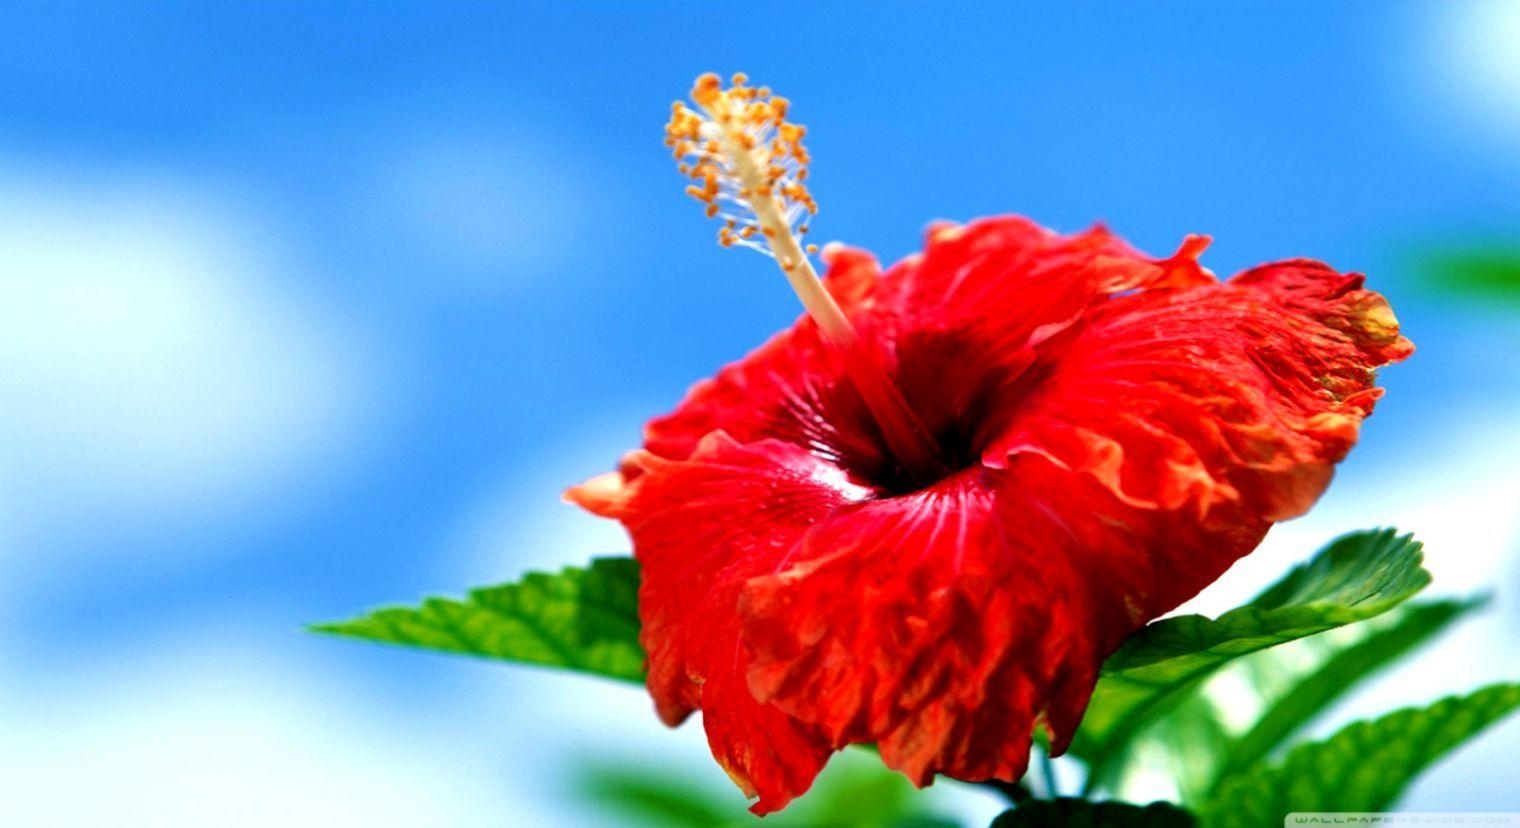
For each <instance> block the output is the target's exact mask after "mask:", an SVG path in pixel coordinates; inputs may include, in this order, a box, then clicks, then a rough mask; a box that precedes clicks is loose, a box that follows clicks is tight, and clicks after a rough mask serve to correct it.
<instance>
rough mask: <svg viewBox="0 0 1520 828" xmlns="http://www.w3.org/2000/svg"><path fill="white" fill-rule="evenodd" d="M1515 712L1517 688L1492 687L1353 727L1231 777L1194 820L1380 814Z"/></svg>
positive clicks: (1246, 827)
mask: <svg viewBox="0 0 1520 828" xmlns="http://www.w3.org/2000/svg"><path fill="white" fill-rule="evenodd" d="M1517 707H1520V684H1496V685H1492V686H1489V687H1485V688H1483V689H1482V690H1479V691H1477V692H1475V693H1472V694H1471V695H1467V696H1453V697H1450V698H1447V699H1443V700H1441V701H1439V702H1436V703H1435V704H1433V705H1431V706H1429V707H1425V708H1409V709H1407V710H1400V711H1398V712H1396V713H1390V714H1388V715H1387V716H1384V717H1382V718H1380V719H1376V720H1374V721H1369V722H1357V723H1356V724H1353V725H1351V726H1349V727H1347V728H1345V729H1343V730H1341V731H1340V732H1338V733H1336V734H1335V735H1334V736H1331V737H1330V738H1329V739H1327V740H1325V741H1323V742H1315V743H1312V744H1307V745H1302V746H1300V747H1297V748H1294V749H1293V750H1292V751H1290V752H1289V753H1288V755H1287V757H1286V758H1284V759H1283V761H1282V762H1281V763H1280V764H1278V765H1275V766H1272V767H1265V768H1264V767H1260V766H1257V767H1253V768H1250V769H1249V770H1247V771H1245V772H1242V773H1239V774H1236V775H1235V776H1231V777H1230V778H1228V779H1226V780H1225V781H1224V782H1223V783H1221V784H1220V786H1219V792H1218V794H1217V795H1216V796H1215V797H1214V798H1213V799H1212V800H1211V801H1210V802H1209V803H1208V805H1207V806H1206V807H1205V808H1204V809H1203V811H1202V813H1201V814H1200V816H1201V817H1202V821H1203V824H1204V825H1205V826H1208V828H1237V826H1238V827H1239V828H1260V826H1263V825H1280V824H1282V820H1283V818H1284V817H1285V816H1287V815H1288V814H1290V813H1293V812H1296V811H1384V810H1387V809H1388V808H1389V807H1391V806H1392V805H1393V804H1394V803H1395V802H1396V801H1397V800H1398V798H1399V796H1400V795H1401V794H1402V793H1403V792H1404V789H1405V788H1407V787H1408V786H1409V784H1410V783H1411V782H1413V781H1414V779H1415V778H1416V777H1417V776H1418V775H1419V774H1420V773H1421V772H1422V771H1424V770H1425V768H1427V767H1429V766H1430V765H1431V764H1432V763H1434V762H1435V761H1436V760H1437V759H1439V758H1441V757H1442V756H1443V755H1445V754H1446V753H1448V752H1450V751H1451V750H1453V749H1455V748H1456V747H1458V746H1459V745H1461V744H1462V743H1464V742H1466V741H1467V740H1469V739H1471V738H1472V737H1474V736H1476V735H1477V734H1478V733H1480V732H1482V731H1483V730H1484V729H1485V728H1487V727H1488V726H1489V725H1492V724H1494V723H1495V722H1497V721H1499V720H1500V719H1502V718H1504V716H1506V715H1507V714H1509V713H1511V712H1512V711H1514V710H1515V709H1516V708H1517Z"/></svg>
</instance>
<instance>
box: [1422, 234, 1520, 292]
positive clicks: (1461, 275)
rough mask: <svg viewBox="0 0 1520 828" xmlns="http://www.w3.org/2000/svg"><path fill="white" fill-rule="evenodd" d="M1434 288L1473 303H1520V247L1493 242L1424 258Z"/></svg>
mask: <svg viewBox="0 0 1520 828" xmlns="http://www.w3.org/2000/svg"><path fill="white" fill-rule="evenodd" d="M1421 259H1422V260H1423V261H1421V267H1420V269H1421V271H1422V272H1423V274H1424V276H1425V281H1426V282H1427V283H1428V284H1430V285H1431V286H1432V287H1434V288H1436V289H1438V290H1441V291H1443V292H1445V293H1449V294H1452V295H1454V296H1464V297H1467V298H1472V299H1501V300H1509V301H1512V302H1513V301H1520V246H1516V245H1515V244H1514V243H1513V242H1508V243H1505V242H1489V243H1479V244H1476V245H1467V246H1464V247H1453V248H1450V249H1446V250H1437V251H1433V252H1428V253H1425V254H1424V255H1423V256H1421Z"/></svg>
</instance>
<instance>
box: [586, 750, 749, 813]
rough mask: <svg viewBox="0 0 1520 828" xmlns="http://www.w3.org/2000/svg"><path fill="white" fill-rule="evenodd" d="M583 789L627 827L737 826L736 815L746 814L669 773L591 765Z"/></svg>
mask: <svg viewBox="0 0 1520 828" xmlns="http://www.w3.org/2000/svg"><path fill="white" fill-rule="evenodd" d="M580 788H581V792H582V794H583V795H584V796H585V797H586V799H587V800H589V801H590V802H592V803H594V804H595V805H597V806H599V807H600V808H601V809H602V810H604V811H606V812H607V814H608V816H609V817H611V818H616V819H618V820H619V821H620V822H625V823H626V822H637V823H639V824H641V825H651V826H667V828H712V826H715V825H724V824H727V823H730V822H737V820H736V819H735V818H734V817H735V812H736V811H743V808H742V807H737V808H736V807H734V806H733V805H732V804H731V803H726V802H724V801H723V800H721V799H720V798H719V797H717V796H714V795H713V794H711V793H709V792H708V791H707V790H704V789H702V788H700V787H699V786H696V785H692V784H689V783H688V782H686V781H685V780H683V779H681V778H680V777H679V776H676V775H674V774H671V773H669V772H668V771H653V770H648V769H640V768H635V767H630V766H624V765H602V764H597V765H591V766H588V767H587V768H585V769H584V770H583V771H582V773H581V780H580ZM725 806H726V807H725Z"/></svg>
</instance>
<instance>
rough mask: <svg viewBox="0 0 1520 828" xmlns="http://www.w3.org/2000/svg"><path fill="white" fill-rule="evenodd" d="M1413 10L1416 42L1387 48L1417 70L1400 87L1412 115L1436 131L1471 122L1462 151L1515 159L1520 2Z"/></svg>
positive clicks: (1519, 131) (1456, 0) (1474, 0)
mask: <svg viewBox="0 0 1520 828" xmlns="http://www.w3.org/2000/svg"><path fill="white" fill-rule="evenodd" d="M1408 8H1409V10H1410V12H1412V13H1411V14H1410V15H1408V16H1407V18H1406V20H1405V22H1406V26H1407V30H1406V32H1405V33H1404V36H1405V37H1407V38H1409V40H1410V41H1412V43H1411V44H1409V45H1408V46H1404V45H1398V46H1395V47H1394V48H1392V49H1390V50H1389V51H1390V54H1392V55H1394V56H1396V57H1398V59H1399V60H1400V64H1401V65H1407V66H1408V67H1409V69H1412V70H1413V71H1414V72H1416V73H1417V74H1416V75H1415V76H1413V77H1412V78H1409V79H1408V80H1409V82H1408V83H1403V84H1400V86H1399V94H1400V95H1401V96H1403V100H1402V101H1401V102H1402V103H1403V104H1404V105H1405V108H1406V109H1407V111H1408V113H1409V115H1410V116H1411V117H1414V118H1418V119H1419V121H1420V123H1421V126H1422V128H1423V129H1426V130H1430V131H1432V132H1441V131H1442V130H1441V129H1440V127H1441V125H1442V124H1443V123H1446V122H1454V123H1457V124H1460V125H1466V126H1467V127H1468V129H1467V130H1464V131H1463V134H1462V135H1461V136H1460V137H1461V139H1463V143H1464V146H1471V145H1472V143H1474V142H1476V143H1479V144H1488V145H1489V146H1491V147H1492V148H1494V149H1496V150H1499V151H1501V152H1504V153H1508V154H1513V152H1514V147H1515V141H1516V140H1520V48H1517V46H1516V44H1517V43H1520V3H1514V2H1512V0H1447V2H1441V3H1420V4H1414V5H1412V6H1410V7H1408ZM1411 52H1413V54H1414V55H1415V58H1416V59H1415V60H1413V61H1409V60H1408V59H1407V58H1408V55H1409V54H1410V53H1411Z"/></svg>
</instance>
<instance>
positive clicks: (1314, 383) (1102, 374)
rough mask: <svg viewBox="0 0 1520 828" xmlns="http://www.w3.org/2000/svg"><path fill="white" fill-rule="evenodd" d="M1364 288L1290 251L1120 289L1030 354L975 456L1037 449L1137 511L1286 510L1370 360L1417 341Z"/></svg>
mask: <svg viewBox="0 0 1520 828" xmlns="http://www.w3.org/2000/svg"><path fill="white" fill-rule="evenodd" d="M1361 284H1362V279H1361V277H1360V276H1357V275H1346V274H1341V273H1337V272H1336V271H1334V270H1332V269H1330V268H1328V267H1326V266H1325V265H1322V264H1319V263H1317V262H1309V261H1294V262H1285V263H1282V264H1277V265H1269V266H1265V267H1261V268H1257V269H1255V270H1252V271H1249V272H1247V273H1244V274H1241V275H1240V276H1237V277H1235V278H1234V279H1232V280H1230V281H1229V282H1227V283H1225V284H1206V285H1202V286H1195V287H1189V288H1183V289H1168V290H1144V291H1140V292H1137V293H1133V294H1130V295H1126V296H1119V297H1116V298H1114V299H1112V300H1111V301H1108V302H1106V303H1104V304H1102V305H1101V306H1098V307H1095V308H1094V309H1093V310H1092V311H1091V312H1089V313H1088V314H1087V315H1086V316H1085V318H1084V323H1083V325H1082V326H1081V327H1080V329H1074V330H1072V331H1069V332H1067V333H1066V334H1063V338H1062V339H1060V340H1056V341H1053V342H1052V343H1049V344H1047V346H1046V347H1045V348H1043V349H1042V352H1041V357H1040V360H1039V364H1038V365H1037V366H1036V368H1035V369H1033V370H1035V371H1036V372H1038V373H1040V375H1041V378H1040V379H1039V380H1038V381H1037V382H1035V383H1033V384H1031V386H1030V387H1029V388H1028V389H1027V390H1026V393H1025V396H1024V398H1023V400H1022V401H1021V402H1020V404H1019V407H1018V412H1017V415H1016V416H1014V417H1010V418H1009V419H1008V420H1007V426H1006V428H1005V429H1004V430H1003V432H1002V433H1001V434H1000V435H998V437H997V438H996V439H994V440H992V441H991V442H990V444H989V445H988V447H987V448H986V449H985V451H984V453H983V457H984V460H985V462H987V463H989V464H991V465H1001V464H1003V463H1005V462H1006V458H1008V457H1010V456H1012V455H1017V454H1020V453H1034V454H1040V455H1043V456H1045V457H1048V458H1050V459H1051V460H1053V461H1055V462H1056V463H1058V464H1060V465H1062V466H1065V467H1067V468H1071V469H1077V470H1082V471H1085V472H1088V473H1090V474H1092V475H1094V476H1095V477H1096V478H1098V479H1099V480H1100V481H1102V482H1103V483H1104V484H1105V485H1106V486H1108V487H1109V488H1110V489H1111V490H1112V491H1113V492H1114V494H1115V495H1116V496H1118V497H1120V498H1121V499H1123V500H1125V501H1127V502H1129V503H1132V504H1135V505H1144V506H1150V507H1153V508H1160V509H1178V508H1182V507H1183V506H1184V505H1185V504H1195V505H1196V507H1197V509H1198V511H1199V513H1200V514H1205V513H1207V512H1208V511H1209V510H1210V509H1212V508H1216V507H1218V506H1219V505H1220V504H1223V503H1226V502H1234V501H1240V500H1244V501H1246V502H1247V503H1248V505H1249V506H1250V508H1251V510H1252V511H1253V512H1254V513H1256V514H1259V515H1261V516H1262V517H1264V518H1266V519H1268V520H1284V519H1287V518H1290V517H1295V516H1297V515H1299V514H1301V513H1303V512H1304V511H1305V510H1306V509H1308V508H1309V506H1310V505H1311V504H1312V503H1313V502H1314V501H1315V499H1317V498H1318V497H1319V495H1320V494H1321V493H1322V492H1323V491H1324V488H1325V486H1326V485H1328V483H1329V481H1330V476H1331V472H1332V469H1333V466H1334V464H1335V463H1337V462H1339V461H1340V460H1341V459H1342V458H1343V457H1345V455H1346V452H1347V451H1349V450H1350V448H1351V446H1352V445H1353V444H1355V442H1356V439H1357V434H1358V431H1359V428H1360V425H1361V421H1362V419H1363V418H1364V417H1366V416H1367V415H1368V414H1369V413H1371V411H1372V405H1373V402H1374V401H1375V400H1376V399H1377V397H1378V396H1379V395H1380V393H1381V392H1380V391H1379V390H1378V389H1375V388H1374V387H1373V379H1374V376H1373V369H1374V368H1376V367H1378V366H1381V365H1384V364H1386V363H1388V362H1391V361H1395V360H1399V359H1403V358H1404V357H1406V356H1408V354H1409V353H1410V352H1411V351H1412V350H1413V347H1412V346H1411V345H1410V344H1409V342H1408V340H1406V339H1404V338H1403V337H1401V336H1399V334H1398V325H1397V322H1396V320H1394V318H1393V315H1392V312H1391V311H1390V310H1389V309H1388V304H1387V302H1386V301H1384V300H1383V298H1382V297H1381V296H1379V295H1378V294H1376V293H1373V292H1371V291H1368V290H1364V289H1362V287H1361Z"/></svg>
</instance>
